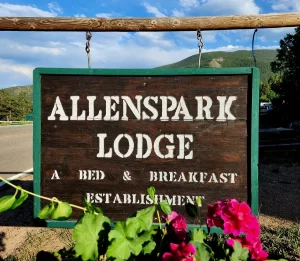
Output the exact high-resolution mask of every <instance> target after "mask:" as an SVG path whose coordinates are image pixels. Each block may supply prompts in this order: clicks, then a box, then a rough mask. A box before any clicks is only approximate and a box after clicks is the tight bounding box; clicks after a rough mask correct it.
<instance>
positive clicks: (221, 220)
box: [207, 199, 268, 261]
mask: <svg viewBox="0 0 300 261" xmlns="http://www.w3.org/2000/svg"><path fill="white" fill-rule="evenodd" d="M207 226H208V227H212V226H216V227H220V228H222V229H223V230H224V233H225V234H228V235H230V236H231V237H230V238H229V239H228V241H227V244H228V245H230V246H233V245H234V242H235V241H238V242H240V243H241V244H242V246H243V247H246V248H248V249H249V253H250V255H251V259H254V260H258V261H261V260H266V259H267V256H268V254H267V253H266V252H265V251H264V250H263V249H262V244H261V241H260V226H259V223H258V220H257V217H256V216H254V215H253V214H251V209H250V207H249V206H248V204H247V203H246V202H242V203H239V202H238V201H237V200H235V199H228V200H225V201H217V202H215V204H213V205H209V206H208V213H207Z"/></svg>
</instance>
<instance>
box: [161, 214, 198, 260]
mask: <svg viewBox="0 0 300 261" xmlns="http://www.w3.org/2000/svg"><path fill="white" fill-rule="evenodd" d="M166 221H167V234H168V235H169V238H170V239H171V241H172V242H170V247H169V248H170V251H169V252H165V253H164V254H163V256H162V259H163V261H182V260H185V261H194V260H195V258H194V256H195V254H196V248H195V247H194V245H193V244H191V243H188V244H187V243H186V242H185V240H186V235H187V232H186V229H187V225H186V221H185V219H184V217H183V216H182V215H180V214H178V213H176V212H175V211H173V212H172V213H171V215H168V216H167V218H166Z"/></svg>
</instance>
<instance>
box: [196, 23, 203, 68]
mask: <svg viewBox="0 0 300 261" xmlns="http://www.w3.org/2000/svg"><path fill="white" fill-rule="evenodd" d="M197 39H198V40H199V43H198V47H199V57H198V67H199V68H200V65H201V54H202V48H203V46H204V43H203V42H202V33H201V30H200V29H198V30H197Z"/></svg>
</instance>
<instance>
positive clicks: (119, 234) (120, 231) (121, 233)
mask: <svg viewBox="0 0 300 261" xmlns="http://www.w3.org/2000/svg"><path fill="white" fill-rule="evenodd" d="M123 237H126V231H125V222H124V221H118V222H117V223H116V225H115V227H114V229H113V230H111V231H110V232H109V234H108V240H109V241H111V240H113V239H116V238H123Z"/></svg>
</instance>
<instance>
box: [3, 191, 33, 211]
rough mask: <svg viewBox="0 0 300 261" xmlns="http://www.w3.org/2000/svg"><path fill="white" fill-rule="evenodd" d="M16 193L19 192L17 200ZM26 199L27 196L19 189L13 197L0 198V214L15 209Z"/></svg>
mask: <svg viewBox="0 0 300 261" xmlns="http://www.w3.org/2000/svg"><path fill="white" fill-rule="evenodd" d="M18 192H20V196H19V197H18V198H17V194H18ZM27 197H28V194H27V193H26V192H25V191H23V190H22V188H21V187H17V189H16V191H15V194H14V195H7V196H3V197H1V198H0V213H1V212H4V211H7V210H13V209H15V208H17V207H18V206H20V205H21V204H22V203H23V202H24V201H25V200H26V199H27Z"/></svg>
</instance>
